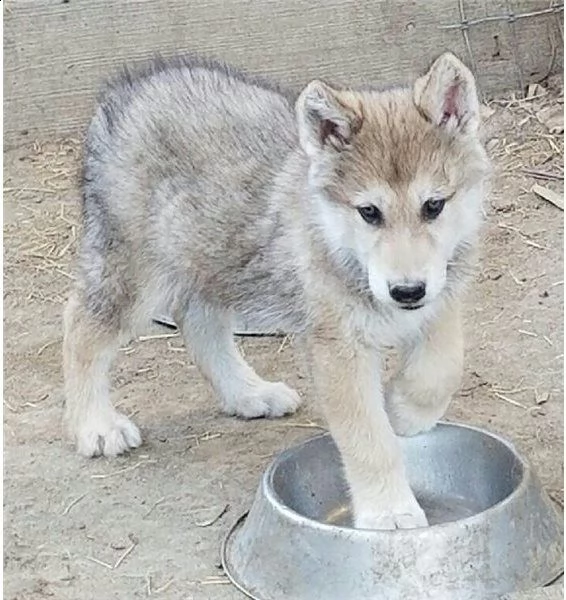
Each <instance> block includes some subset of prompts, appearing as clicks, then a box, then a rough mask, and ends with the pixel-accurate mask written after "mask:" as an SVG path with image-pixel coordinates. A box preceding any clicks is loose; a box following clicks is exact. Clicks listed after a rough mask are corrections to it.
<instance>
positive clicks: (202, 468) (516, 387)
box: [4, 82, 563, 600]
mask: <svg viewBox="0 0 566 600" xmlns="http://www.w3.org/2000/svg"><path fill="white" fill-rule="evenodd" d="M562 102H563V100H562V90H561V86H560V83H559V82H555V84H554V85H553V86H551V87H550V89H548V90H544V89H542V90H541V89H539V90H538V91H537V92H536V94H535V98H532V99H531V100H528V101H517V100H515V99H514V98H509V97H507V98H501V99H498V100H496V101H494V102H492V103H491V104H490V106H491V108H492V109H493V110H494V111H495V112H494V113H493V114H492V115H491V117H490V118H489V122H488V130H489V134H488V139H489V142H488V147H489V150H490V152H491V154H492V156H493V158H494V161H495V165H496V176H495V180H494V187H493V192H492V194H491V196H490V199H489V201H488V202H487V205H486V212H487V222H488V225H487V228H486V236H485V246H484V253H483V259H482V264H481V268H480V269H479V271H478V276H477V280H476V284H475V286H474V287H473V289H472V290H471V292H470V295H469V301H468V310H467V331H468V338H467V339H468V343H467V346H468V354H467V361H466V376H465V380H464V382H463V386H462V392H461V393H460V394H459V396H458V397H457V398H456V399H455V401H454V402H453V404H452V406H451V408H450V411H449V414H448V418H449V419H451V420H458V421H463V422H466V423H473V424H475V425H480V426H485V427H488V428H489V429H491V430H492V431H495V432H498V433H501V434H503V435H505V436H506V437H508V438H510V439H511V440H513V441H514V442H515V443H516V444H517V446H518V447H519V448H520V449H521V450H522V451H523V452H524V453H525V455H526V456H527V457H528V458H529V459H530V460H531V461H532V462H533V463H534V465H535V467H536V469H537V471H538V473H539V475H540V478H541V480H542V482H543V484H544V486H545V487H546V489H547V490H548V492H549V494H550V495H551V497H552V498H553V499H554V500H555V502H556V504H557V507H561V506H562V503H563V464H562V457H563V375H562V373H563V369H562V367H563V281H562V280H563V263H562V257H563V213H562V212H561V211H560V210H559V209H558V208H556V207H555V206H554V205H552V204H551V203H549V202H547V201H545V200H543V199H541V198H539V197H537V196H536V195H535V194H534V193H532V191H531V188H532V186H533V184H535V183H538V184H539V185H543V186H546V187H548V188H551V189H553V190H555V191H557V192H560V193H562V191H563V166H562V160H563V137H562V135H560V134H556V133H550V131H549V130H548V128H547V127H545V126H544V125H542V124H541V123H539V121H538V120H537V117H536V113H537V112H538V111H540V110H541V108H544V107H548V106H557V105H558V104H561V103H562ZM79 153H80V144H79V143H78V141H76V140H62V141H53V142H51V143H47V144H43V145H39V144H33V145H30V146H29V147H26V148H21V149H19V150H15V151H12V152H10V153H9V154H7V155H5V156H4V161H5V162H4V166H5V171H4V173H5V181H4V186H5V190H4V192H5V193H4V199H5V201H4V219H5V220H4V223H5V225H4V235H5V238H4V256H5V263H4V264H5V270H4V308H5V317H4V325H5V329H4V335H5V337H4V352H5V354H4V359H5V362H4V365H5V370H4V376H5V379H4V452H5V454H4V457H5V463H4V465H5V467H4V469H5V471H4V473H5V481H4V484H5V488H4V489H5V496H4V506H5V512H4V515H5V517H4V519H5V524H4V527H5V555H4V561H5V563H4V564H5V571H4V573H5V580H4V590H5V598H7V599H10V600H16V599H18V600H23V599H30V600H31V599H34V600H35V599H39V598H57V599H61V600H64V599H69V600H78V599H83V598H84V599H88V598H94V597H101V598H105V599H110V598H120V599H125V598H128V599H129V598H145V597H148V596H152V597H153V596H155V597H163V598H171V599H174V600H176V599H189V598H193V599H195V600H196V599H199V600H203V599H205V598H214V599H215V600H223V599H228V598H239V597H240V595H239V594H238V593H237V592H236V591H235V590H234V589H233V588H232V587H231V586H230V585H229V584H228V583H227V580H226V578H225V577H224V576H223V573H222V571H221V570H220V569H219V566H218V563H219V545H220V541H221V539H222V537H223V536H224V535H225V533H226V532H227V530H228V528H229V526H230V524H231V523H232V522H233V521H234V520H235V519H236V517H237V516H239V515H240V514H241V512H243V511H244V510H245V509H246V508H247V507H248V506H249V503H250V501H251V499H252V497H253V494H254V492H255V488H256V485H257V483H258V478H259V476H260V473H261V472H262V470H263V468H264V467H265V466H266V464H267V462H268V460H269V457H270V456H271V455H272V454H273V453H275V452H277V451H279V450H281V449H282V448H285V447H287V446H290V445H291V444H293V443H294V442H296V441H298V440H300V439H303V438H305V437H307V436H311V435H313V434H314V433H316V432H317V429H316V428H315V425H316V424H318V423H322V420H321V418H320V416H319V414H318V413H317V409H316V404H315V402H314V400H315V399H314V398H313V397H312V394H311V391H310V383H309V380H308V378H307V377H306V372H307V369H306V368H305V367H304V365H301V364H300V361H299V360H298V355H297V353H296V352H295V348H294V345H293V341H292V340H289V339H287V340H285V343H284V344H282V340H281V339H246V340H244V341H243V342H242V346H243V348H244V351H245V354H246V356H247V357H248V359H249V360H250V361H251V362H252V364H254V365H255V366H256V367H257V369H258V371H259V372H260V373H262V374H264V375H265V376H267V377H271V378H275V377H276V378H278V379H279V378H280V379H284V380H285V381H287V382H288V383H289V384H291V385H294V386H295V387H296V388H297V389H298V390H299V391H300V392H301V393H302V394H303V395H304V397H305V405H304V407H303V408H302V409H301V410H300V411H299V413H298V414H297V415H295V416H293V417H290V418H287V419H282V420H279V421H268V422H266V421H252V422H242V421H237V420H235V419H231V418H227V417H225V416H222V415H221V414H220V413H219V411H218V409H217V407H216V404H215V403H214V400H213V397H212V395H211V392H210V390H209V389H208V387H207V386H206V385H205V383H204V382H203V380H202V379H201V377H200V376H199V374H198V372H197V371H196V369H195V367H194V366H193V365H192V364H191V363H190V361H189V359H188V358H187V356H186V354H185V352H184V351H183V349H182V348H181V343H180V340H179V339H178V338H176V337H170V338H166V339H149V340H147V339H144V340H137V341H134V342H132V343H131V345H130V346H128V348H124V349H123V351H122V352H121V357H120V360H119V362H118V364H117V366H116V370H115V375H114V383H115V400H116V403H117V404H119V405H120V407H121V410H123V411H125V412H126V413H127V414H129V415H135V417H134V418H135V420H136V421H137V423H138V424H140V425H141V427H142V430H143V435H144V439H145V444H144V445H143V447H142V448H140V449H139V450H138V451H137V452H135V453H133V454H132V455H131V456H129V457H126V458H120V459H116V460H111V461H110V460H105V459H98V460H85V459H82V458H79V457H78V456H76V455H75V454H74V453H73V450H72V448H71V447H70V446H69V445H68V444H67V442H66V441H65V440H64V439H63V438H62V435H61V428H60V419H61V413H62V403H63V396H62V378H61V365H60V363H61V360H60V354H61V311H62V305H63V302H64V300H65V297H66V295H67V292H68V289H69V286H70V284H71V278H72V257H73V252H74V249H75V245H76V244H75V242H76V236H77V230H78V227H79V225H78V191H77V187H76V172H77V164H78V159H79ZM149 333H153V334H155V333H158V334H162V333H165V332H164V330H161V329H156V330H155V331H153V332H149ZM226 506H229V508H228V510H227V512H226V513H225V514H224V515H223V516H222V517H221V518H219V519H218V520H217V521H215V522H214V523H212V524H210V525H208V526H203V522H204V524H205V525H206V521H207V520H211V519H213V518H214V517H215V516H217V515H218V514H219V513H220V512H221V511H222V510H223V509H224V507H226Z"/></svg>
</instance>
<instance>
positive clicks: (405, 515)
mask: <svg viewBox="0 0 566 600" xmlns="http://www.w3.org/2000/svg"><path fill="white" fill-rule="evenodd" d="M355 523H356V528H357V529H416V528H417V527H427V525H428V521H427V519H426V516H425V514H424V511H423V510H422V508H421V507H420V506H414V507H412V508H411V509H410V512H396V511H383V512H380V511H368V512H362V513H360V514H359V515H357V516H356V519H355Z"/></svg>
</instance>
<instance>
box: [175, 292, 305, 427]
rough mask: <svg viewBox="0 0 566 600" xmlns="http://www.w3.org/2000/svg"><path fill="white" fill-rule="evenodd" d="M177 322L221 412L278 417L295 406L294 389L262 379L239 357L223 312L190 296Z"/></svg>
mask: <svg viewBox="0 0 566 600" xmlns="http://www.w3.org/2000/svg"><path fill="white" fill-rule="evenodd" d="M179 322H180V323H181V331H182V334H183V338H184V340H185V345H186V346H187V348H188V349H191V350H192V353H193V357H194V360H195V362H196V364H197V365H198V366H199V368H200V370H201V372H202V373H203V375H204V376H205V377H206V378H207V379H208V380H209V381H210V383H211V384H212V387H213V388H214V390H215V392H216V394H217V396H218V398H219V400H220V404H221V407H222V409H223V410H224V412H226V413H228V414H230V415H237V416H239V417H242V418H244V419H253V418H257V417H281V416H283V415H285V414H288V413H293V412H295V410H296V409H297V408H298V406H299V404H300V398H299V395H298V394H297V392H295V391H294V390H292V389H291V388H289V387H288V386H286V385H285V384H284V383H281V382H270V381H265V380H263V379H262V378H261V377H259V375H257V373H256V372H255V371H254V370H253V369H252V368H251V367H250V366H249V365H248V364H247V363H246V362H245V360H244V359H243V358H242V355H241V354H240V352H239V351H238V348H237V346H236V343H235V341H234V336H233V333H232V321H231V318H230V315H229V314H228V313H227V312H225V311H223V310H221V309H218V308H215V307H212V306H209V305H206V304H202V303H201V302H199V301H198V300H196V299H192V300H191V301H190V303H189V306H188V309H187V310H186V312H185V313H184V315H183V316H182V319H179Z"/></svg>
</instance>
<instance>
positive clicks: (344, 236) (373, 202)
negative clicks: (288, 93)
mask: <svg viewBox="0 0 566 600" xmlns="http://www.w3.org/2000/svg"><path fill="white" fill-rule="evenodd" d="M296 110H297V120H298V125H299V135H300V143H301V146H302V148H303V150H304V152H305V154H306V155H307V157H308V161H309V191H310V193H311V195H312V199H313V203H314V206H315V214H314V215H313V220H314V222H315V223H316V224H317V225H318V226H320V227H321V228H322V230H323V233H324V236H325V239H326V243H327V244H328V247H329V249H330V251H331V252H335V253H336V254H337V255H340V253H343V252H344V251H347V252H348V253H349V254H350V255H352V254H353V255H354V256H355V257H356V259H357V261H358V262H359V264H360V265H361V266H362V268H363V269H364V270H365V272H366V273H367V278H368V284H369V287H370V289H371V291H372V293H373V295H374V296H375V297H376V299H378V300H379V301H380V302H383V303H387V304H391V305H393V306H397V307H399V308H404V309H414V308H419V307H421V306H423V305H424V304H427V303H429V302H432V301H433V300H434V299H435V298H436V297H438V296H439V294H441V293H442V291H443V290H444V289H445V286H446V281H447V273H448V271H449V269H450V267H451V266H452V265H453V264H454V262H455V258H456V255H457V254H458V253H459V251H460V250H461V249H463V248H465V247H467V246H469V245H470V244H472V243H473V242H474V239H475V237H476V234H477V232H478V229H479V226H480V223H481V201H482V196H483V188H484V183H485V179H486V176H487V174H488V172H489V163H488V160H487V157H486V154H485V151H484V149H483V147H482V144H481V142H480V140H479V135H478V127H479V120H480V119H479V103H478V99H477V93H476V86H475V83H474V78H473V76H472V74H471V72H470V71H469V70H468V69H467V68H466V67H465V66H464V65H463V64H462V63H461V62H460V61H459V60H458V59H457V58H456V57H455V56H453V55H452V54H443V55H442V56H441V57H440V58H438V59H437V60H436V62H435V63H434V64H433V65H432V67H431V68H430V70H429V71H428V73H426V75H424V76H423V77H421V78H419V79H417V81H416V82H415V83H414V86H413V88H412V89H410V88H408V89H398V90H389V91H385V92H376V91H352V90H337V89H334V88H332V87H330V86H328V85H326V84H325V83H322V82H320V81H313V82H311V83H310V84H309V85H307V87H306V88H305V89H304V90H303V92H302V93H301V94H300V96H299V98H298V100H297V105H296Z"/></svg>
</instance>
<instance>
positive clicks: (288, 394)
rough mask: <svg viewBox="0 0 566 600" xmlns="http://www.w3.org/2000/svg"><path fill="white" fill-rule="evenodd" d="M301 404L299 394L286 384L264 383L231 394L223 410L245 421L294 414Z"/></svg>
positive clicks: (225, 401)
mask: <svg viewBox="0 0 566 600" xmlns="http://www.w3.org/2000/svg"><path fill="white" fill-rule="evenodd" d="M300 403H301V398H300V396H299V394H297V392H295V390H292V389H291V388H290V387H289V386H287V385H285V384H284V383H273V382H270V381H262V382H261V383H259V384H257V385H254V386H248V387H245V388H243V389H242V390H241V391H240V392H239V393H237V392H236V393H233V394H231V397H230V398H226V399H225V400H224V404H223V409H224V411H225V412H226V413H228V414H229V415H236V416H238V417H242V418H243V419H257V418H258V417H268V418H269V417H271V418H274V417H282V416H283V415H287V414H290V413H294V412H295V411H296V410H297V408H298V407H299V405H300Z"/></svg>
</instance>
